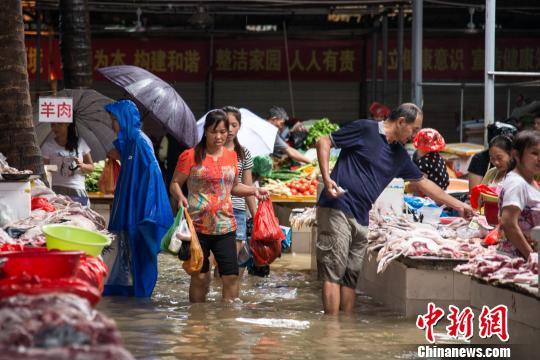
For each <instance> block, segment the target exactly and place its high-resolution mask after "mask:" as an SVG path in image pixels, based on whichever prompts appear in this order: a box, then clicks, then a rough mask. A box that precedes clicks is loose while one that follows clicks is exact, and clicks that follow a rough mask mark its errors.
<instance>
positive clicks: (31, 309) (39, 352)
mask: <svg viewBox="0 0 540 360" xmlns="http://www.w3.org/2000/svg"><path fill="white" fill-rule="evenodd" d="M0 350H1V351H0V354H2V355H0V358H7V357H3V356H4V355H5V354H6V353H8V352H9V354H10V357H9V358H10V359H53V358H54V359H87V358H100V359H132V358H133V357H132V356H131V355H130V354H129V353H128V352H127V351H125V350H124V349H123V348H122V342H121V338H120V333H119V332H118V329H117V327H116V323H115V322H114V321H113V320H112V319H110V318H108V317H106V316H105V315H103V314H101V313H99V312H98V311H95V310H94V309H92V307H91V306H90V304H89V303H88V301H86V300H84V299H82V298H80V297H78V296H75V295H71V294H63V293H62V294H60V293H59V294H45V295H38V296H25V295H17V296H13V297H10V298H7V299H4V300H1V301H0ZM92 355H95V356H94V357H92Z"/></svg>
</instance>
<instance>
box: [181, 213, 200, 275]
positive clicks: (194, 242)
mask: <svg viewBox="0 0 540 360" xmlns="http://www.w3.org/2000/svg"><path fill="white" fill-rule="evenodd" d="M184 217H185V219H186V223H187V225H188V227H189V231H190V232H191V240H190V242H189V254H190V256H189V259H188V260H186V261H184V262H183V263H182V267H183V268H184V270H185V271H186V272H187V273H188V274H189V275H195V274H198V273H199V272H200V271H201V269H202V266H203V260H204V254H203V251H202V248H201V244H200V243H199V238H198V237H197V233H196V232H195V228H194V227H193V222H192V221H191V217H190V216H189V213H188V211H187V209H185V208H184Z"/></svg>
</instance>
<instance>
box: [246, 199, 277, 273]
mask: <svg viewBox="0 0 540 360" xmlns="http://www.w3.org/2000/svg"><path fill="white" fill-rule="evenodd" d="M284 239H285V234H284V233H283V231H282V230H281V227H280V226H279V221H278V219H277V217H276V215H275V214H274V207H273V206H272V201H271V200H270V199H268V200H265V201H262V202H260V203H259V207H258V209H257V213H256V214H255V217H254V218H253V232H252V234H251V241H250V248H251V252H252V254H253V259H254V260H255V264H256V265H268V264H271V263H272V262H273V261H274V260H275V259H276V258H278V257H280V256H281V242H282V241H283V240H284Z"/></svg>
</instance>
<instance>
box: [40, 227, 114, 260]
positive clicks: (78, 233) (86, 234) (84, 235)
mask: <svg viewBox="0 0 540 360" xmlns="http://www.w3.org/2000/svg"><path fill="white" fill-rule="evenodd" d="M42 231H43V233H44V234H45V240H46V242H47V248H48V249H58V250H79V251H84V252H85V253H86V254H87V255H90V256H98V255H100V254H101V251H102V250H103V248H104V247H105V246H108V245H110V244H111V239H110V238H109V237H108V236H105V235H103V234H101V233H99V232H96V231H91V230H86V229H83V228H79V227H76V226H68V225H45V226H43V228H42Z"/></svg>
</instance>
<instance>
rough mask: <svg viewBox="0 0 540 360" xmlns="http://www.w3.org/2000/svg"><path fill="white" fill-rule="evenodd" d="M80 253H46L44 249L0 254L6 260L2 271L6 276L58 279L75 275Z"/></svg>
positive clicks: (29, 249) (81, 253) (27, 249)
mask: <svg viewBox="0 0 540 360" xmlns="http://www.w3.org/2000/svg"><path fill="white" fill-rule="evenodd" d="M83 254H84V253H83V252H82V251H48V250H47V249H45V248H35V249H32V248H25V249H24V251H6V252H0V258H7V262H6V263H5V264H4V266H3V267H2V271H3V272H4V273H5V274H6V275H7V276H19V275H22V274H23V273H26V274H27V275H30V276H33V275H36V276H39V277H41V278H49V279H58V278H63V277H71V276H73V275H75V273H76V272H77V269H78V268H79V260H80V257H81V255H83Z"/></svg>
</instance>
